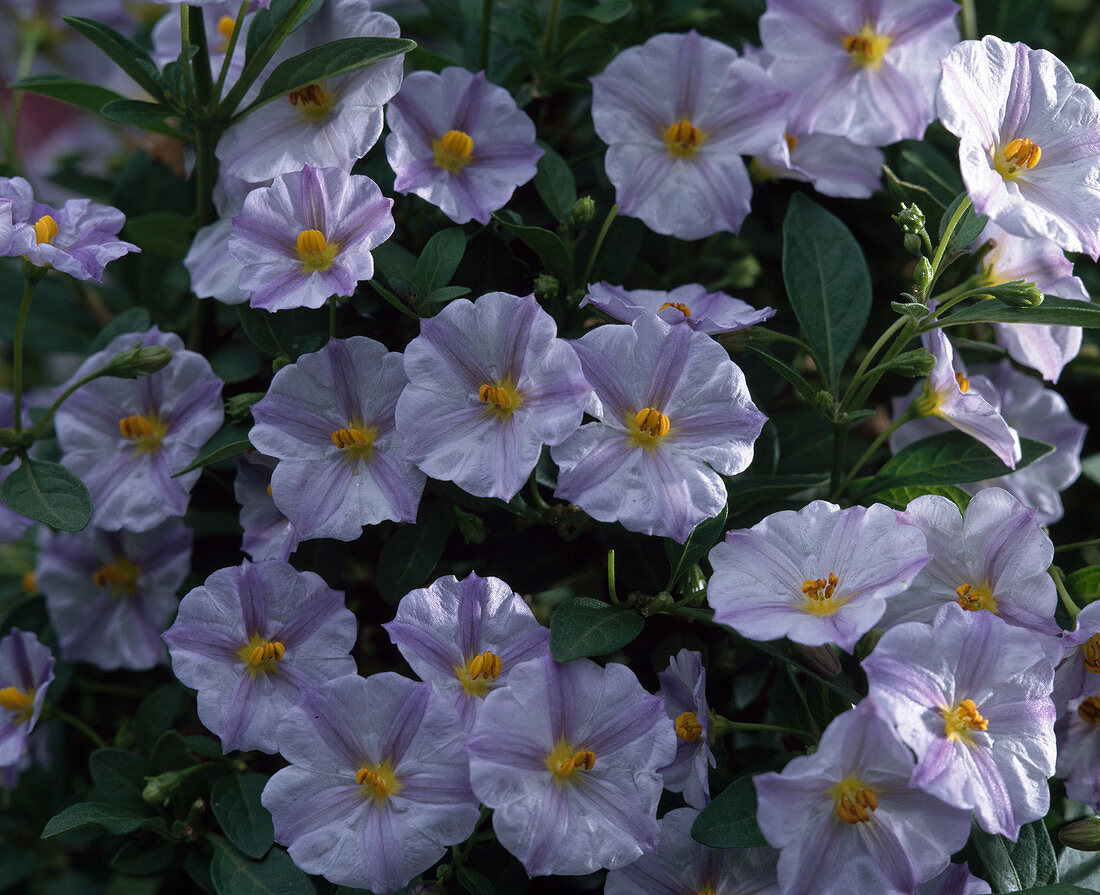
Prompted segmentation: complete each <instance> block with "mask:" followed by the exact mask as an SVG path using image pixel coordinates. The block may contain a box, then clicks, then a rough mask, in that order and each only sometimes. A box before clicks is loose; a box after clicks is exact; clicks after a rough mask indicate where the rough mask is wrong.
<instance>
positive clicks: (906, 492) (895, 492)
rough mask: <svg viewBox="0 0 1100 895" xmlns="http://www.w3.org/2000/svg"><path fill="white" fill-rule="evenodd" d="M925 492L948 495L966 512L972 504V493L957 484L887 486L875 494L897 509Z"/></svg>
mask: <svg viewBox="0 0 1100 895" xmlns="http://www.w3.org/2000/svg"><path fill="white" fill-rule="evenodd" d="M925 494H938V495H940V496H941V497H946V498H947V499H948V500H950V501H952V502H953V503H954V504H955V506H957V507H958V508H959V512H961V513H965V512H966V508H967V507H968V506H969V505H970V495H969V494H968V493H967V492H966V491H963V489H962V488H959V487H958V486H956V485H908V486H905V487H902V488H887V489H886V490H885V491H878V492H876V494H875V501H876V502H878V503H884V504H886V505H887V506H889V507H893V508H894V509H895V510H904V509H905V508H906V507H907V506H909V504H910V503H911V502H912V501H914V500H916V499H917V498H918V497H921V496H923V495H925Z"/></svg>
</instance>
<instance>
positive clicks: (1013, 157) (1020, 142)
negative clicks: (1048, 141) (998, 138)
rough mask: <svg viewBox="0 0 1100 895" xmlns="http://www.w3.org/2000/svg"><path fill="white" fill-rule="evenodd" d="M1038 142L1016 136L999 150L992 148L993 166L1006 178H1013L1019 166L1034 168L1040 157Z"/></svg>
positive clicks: (1041, 151)
mask: <svg viewBox="0 0 1100 895" xmlns="http://www.w3.org/2000/svg"><path fill="white" fill-rule="evenodd" d="M1042 155H1043V150H1042V149H1041V148H1040V147H1039V144H1038V143H1034V142H1032V141H1031V140H1029V139H1028V138H1027V137H1017V138H1016V139H1015V140H1013V141H1012V142H1011V143H1009V144H1008V145H1007V146H1005V147H1004V148H1003V149H1002V150H1001V151H1000V152H997V151H996V150H994V159H993V167H994V168H996V169H997V172H998V173H999V174H1000V175H1001V176H1002V177H1004V178H1005V179H1006V180H1012V179H1014V178H1015V177H1016V176H1017V174H1018V173H1019V171H1020V169H1021V168H1034V167H1035V166H1036V165H1037V164H1039V159H1040V158H1042Z"/></svg>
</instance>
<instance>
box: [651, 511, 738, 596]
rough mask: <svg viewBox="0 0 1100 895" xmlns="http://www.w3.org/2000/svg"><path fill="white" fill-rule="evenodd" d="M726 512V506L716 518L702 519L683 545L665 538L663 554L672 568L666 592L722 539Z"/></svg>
mask: <svg viewBox="0 0 1100 895" xmlns="http://www.w3.org/2000/svg"><path fill="white" fill-rule="evenodd" d="M727 510H728V506H723V507H722V509H721V511H720V512H719V513H718V515H717V516H715V517H713V518H711V519H704V520H703V521H702V522H700V523H699V524H698V525H696V526H695V528H694V529H693V530H692V532H691V534H689V535H688V538H687V540H686V541H684V543H683V544H678V543H676V541H673V540H671V539H669V538H665V553H666V554H667V556H668V563H669V565H670V566H671V567H672V573H671V574H670V575H669V578H668V587H667V588H666V590H672V588H674V587H675V586H676V583H677V582H678V581H679V580H680V577H681V576H682V575H683V574H684V572H686V571H687V570H688V569H690V568H691V567H692V566H693V565H695V563H697V562H699V561H700V560H701V559H702V558H703V557H704V556H706V555H707V553H709V552H710V548H711V547H713V546H714V545H715V544H717V543H718V542H719V541H720V540H721V539H722V535H723V533H724V532H725V530H726V513H727Z"/></svg>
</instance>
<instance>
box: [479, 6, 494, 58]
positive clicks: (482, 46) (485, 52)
mask: <svg viewBox="0 0 1100 895" xmlns="http://www.w3.org/2000/svg"><path fill="white" fill-rule="evenodd" d="M492 25H493V0H481V34H480V37H479V40H478V47H477V67H478V68H479V69H480V70H481V71H483V72H485V74H486V75H488V74H489V48H490V44H491V42H492V34H491V33H490V29H491V28H492Z"/></svg>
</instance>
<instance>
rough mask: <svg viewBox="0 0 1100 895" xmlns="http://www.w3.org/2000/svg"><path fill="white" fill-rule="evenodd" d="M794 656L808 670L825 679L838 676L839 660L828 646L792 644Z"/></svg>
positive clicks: (839, 669)
mask: <svg viewBox="0 0 1100 895" xmlns="http://www.w3.org/2000/svg"><path fill="white" fill-rule="evenodd" d="M794 654H795V655H796V656H797V657H798V658H799V659H801V660H802V661H803V662H805V663H806V665H807V666H808V667H809V668H812V669H813V670H814V671H816V672H817V673H818V674H823V675H825V676H826V677H836V676H837V675H838V674H840V671H841V668H840V658H839V657H838V656H837V654H836V650H834V649H833V648H832V647H831V646H829V645H828V644H825V645H824V646H805V645H804V644H801V643H796V644H794Z"/></svg>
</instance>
